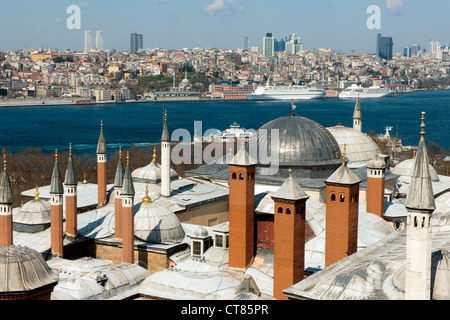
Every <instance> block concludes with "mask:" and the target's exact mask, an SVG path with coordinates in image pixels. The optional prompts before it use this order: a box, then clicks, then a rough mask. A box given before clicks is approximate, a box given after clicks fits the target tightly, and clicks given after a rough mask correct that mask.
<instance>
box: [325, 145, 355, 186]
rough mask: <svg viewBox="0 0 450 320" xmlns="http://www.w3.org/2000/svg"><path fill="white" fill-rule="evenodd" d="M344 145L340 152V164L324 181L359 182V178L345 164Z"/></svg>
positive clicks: (344, 183)
mask: <svg viewBox="0 0 450 320" xmlns="http://www.w3.org/2000/svg"><path fill="white" fill-rule="evenodd" d="M345 149H346V146H345V145H344V152H343V153H342V165H341V166H340V167H339V168H338V169H337V170H336V171H335V172H333V174H332V175H331V176H330V177H328V179H327V180H325V183H332V184H343V185H353V184H357V183H360V182H361V179H359V177H358V176H357V175H356V173H354V172H353V171H352V170H351V169H350V168H349V167H347V165H346V159H345V156H346V151H345Z"/></svg>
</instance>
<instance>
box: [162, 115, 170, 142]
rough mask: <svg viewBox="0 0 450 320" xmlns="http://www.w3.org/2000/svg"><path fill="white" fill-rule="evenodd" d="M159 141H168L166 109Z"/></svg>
mask: <svg viewBox="0 0 450 320" xmlns="http://www.w3.org/2000/svg"><path fill="white" fill-rule="evenodd" d="M161 141H170V131H169V125H168V124H167V110H164V124H163V131H162V136H161Z"/></svg>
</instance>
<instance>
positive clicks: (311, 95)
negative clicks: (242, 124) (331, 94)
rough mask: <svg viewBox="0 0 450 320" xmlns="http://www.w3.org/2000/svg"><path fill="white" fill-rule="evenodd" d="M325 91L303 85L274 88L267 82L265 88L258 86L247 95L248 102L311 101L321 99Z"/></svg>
mask: <svg viewBox="0 0 450 320" xmlns="http://www.w3.org/2000/svg"><path fill="white" fill-rule="evenodd" d="M325 94H326V93H325V91H324V90H319V89H314V88H309V87H307V86H304V85H293V86H274V85H270V84H269V81H267V84H266V86H259V87H258V88H256V90H255V91H254V92H253V93H252V94H248V95H247V98H248V99H249V100H311V99H322V98H324V97H325Z"/></svg>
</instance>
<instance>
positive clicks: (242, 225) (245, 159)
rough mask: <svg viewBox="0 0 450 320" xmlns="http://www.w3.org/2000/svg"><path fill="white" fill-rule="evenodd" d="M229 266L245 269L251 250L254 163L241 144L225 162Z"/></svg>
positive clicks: (253, 252)
mask: <svg viewBox="0 0 450 320" xmlns="http://www.w3.org/2000/svg"><path fill="white" fill-rule="evenodd" d="M229 176H230V178H229V189H230V195H229V228H230V247H229V266H230V267H231V268H238V269H245V268H247V267H248V266H249V264H250V263H251V262H252V260H253V257H254V254H255V240H254V239H255V235H254V232H255V217H254V216H255V163H253V162H252V161H251V160H250V156H249V154H248V153H247V151H246V150H245V146H244V143H243V144H242V148H241V149H240V150H239V151H238V152H237V153H236V155H235V157H234V158H233V160H232V161H231V163H230V166H229Z"/></svg>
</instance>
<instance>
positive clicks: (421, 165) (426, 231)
mask: <svg viewBox="0 0 450 320" xmlns="http://www.w3.org/2000/svg"><path fill="white" fill-rule="evenodd" d="M421 128H422V130H421V132H420V134H421V137H420V141H419V146H418V148H417V154H416V162H415V165H414V170H413V174H412V176H411V181H410V184H409V190H408V195H407V196H406V203H405V207H406V209H407V211H408V216H407V229H406V239H407V240H406V241H407V242H406V261H407V269H406V279H405V281H406V283H405V299H406V300H430V295H431V253H432V252H431V216H432V214H433V211H434V210H435V208H436V206H435V202H434V194H433V187H432V185H431V176H430V172H429V168H428V154H427V147H426V144H425V130H424V129H425V112H422V124H421Z"/></svg>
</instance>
